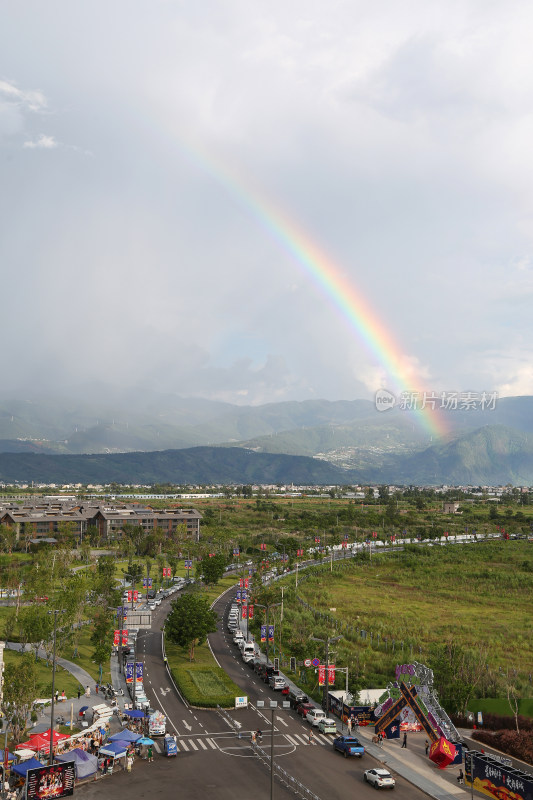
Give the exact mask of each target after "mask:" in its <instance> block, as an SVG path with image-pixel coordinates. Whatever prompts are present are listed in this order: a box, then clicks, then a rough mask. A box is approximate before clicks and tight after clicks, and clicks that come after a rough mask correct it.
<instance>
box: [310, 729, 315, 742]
mask: <svg viewBox="0 0 533 800" xmlns="http://www.w3.org/2000/svg"><path fill="white" fill-rule="evenodd" d="M314 743H315V734H314V733H313V729H312V728H310V730H309V744H314Z"/></svg>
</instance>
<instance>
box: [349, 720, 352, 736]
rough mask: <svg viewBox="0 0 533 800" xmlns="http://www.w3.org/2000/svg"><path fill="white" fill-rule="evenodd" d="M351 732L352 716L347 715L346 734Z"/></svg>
mask: <svg viewBox="0 0 533 800" xmlns="http://www.w3.org/2000/svg"><path fill="white" fill-rule="evenodd" d="M351 733H352V718H351V717H348V735H351Z"/></svg>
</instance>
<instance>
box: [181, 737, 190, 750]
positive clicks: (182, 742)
mask: <svg viewBox="0 0 533 800" xmlns="http://www.w3.org/2000/svg"><path fill="white" fill-rule="evenodd" d="M180 745H181V746H182V747H183V749H184V750H186V751H187V752H189V748H188V747H187V745H186V744H185V742H184V741H183V739H180Z"/></svg>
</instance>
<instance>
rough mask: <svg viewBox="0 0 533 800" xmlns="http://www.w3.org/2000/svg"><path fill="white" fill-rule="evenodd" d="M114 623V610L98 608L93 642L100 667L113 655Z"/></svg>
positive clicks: (96, 659)
mask: <svg viewBox="0 0 533 800" xmlns="http://www.w3.org/2000/svg"><path fill="white" fill-rule="evenodd" d="M114 624H115V617H114V615H113V612H112V611H110V610H109V609H107V608H101V609H98V610H97V612H96V613H95V615H94V621H93V632H92V634H91V644H92V645H93V647H94V649H93V656H94V660H95V661H96V663H97V664H99V665H100V667H102V664H103V663H104V662H105V661H107V660H109V658H110V656H111V642H112V641H113V630H114Z"/></svg>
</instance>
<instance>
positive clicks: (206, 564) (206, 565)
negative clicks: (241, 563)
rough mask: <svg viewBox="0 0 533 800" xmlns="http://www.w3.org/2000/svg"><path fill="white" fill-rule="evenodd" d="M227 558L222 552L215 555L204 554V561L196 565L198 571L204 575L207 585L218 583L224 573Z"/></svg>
mask: <svg viewBox="0 0 533 800" xmlns="http://www.w3.org/2000/svg"><path fill="white" fill-rule="evenodd" d="M226 563H227V561H226V559H225V557H224V556H223V555H222V553H216V554H215V555H214V556H212V557H211V558H209V556H204V557H203V559H202V561H200V563H199V564H197V566H196V572H197V574H199V575H203V576H204V583H205V584H206V585H210V584H215V583H218V581H219V580H220V579H221V577H222V576H223V575H224V568H225V566H226Z"/></svg>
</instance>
